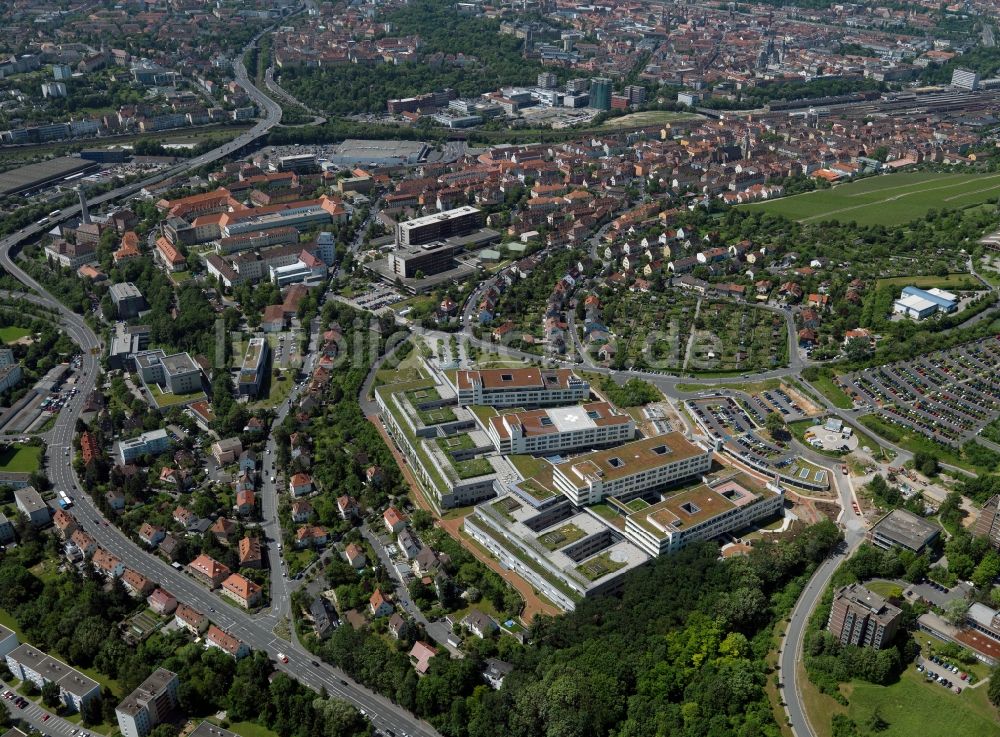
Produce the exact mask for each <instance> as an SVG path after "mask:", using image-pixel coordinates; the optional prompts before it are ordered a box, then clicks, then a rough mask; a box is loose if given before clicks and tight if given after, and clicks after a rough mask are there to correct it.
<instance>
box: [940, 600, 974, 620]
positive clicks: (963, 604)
mask: <svg viewBox="0 0 1000 737" xmlns="http://www.w3.org/2000/svg"><path fill="white" fill-rule="evenodd" d="M968 612H969V602H967V601H966V600H965V599H952V600H951V601H949V602H948V604H947V605H946V606H945V610H944V618H945V619H947V620H948V621H949V622H951V623H952V624H954V625H959V624H961V623H962V622H964V621H965V615H966V614H967V613H968Z"/></svg>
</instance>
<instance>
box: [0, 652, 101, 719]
mask: <svg viewBox="0 0 1000 737" xmlns="http://www.w3.org/2000/svg"><path fill="white" fill-rule="evenodd" d="M6 660H7V668H8V669H9V670H10V672H11V673H13V674H14V677H15V678H17V679H19V680H21V681H30V682H31V683H33V684H35V686H37V687H38V688H39V689H41V688H42V687H43V686H45V684H46V683H55V684H56V685H57V686H59V700H60V701H61V702H62V703H63V704H64V705H65V706H66V707H67V708H68V709H70V710H71V711H80V709H81V708H83V706H84V704H87V703H89V702H90V701H92V700H94V699H99V698H101V685H100V684H99V683H97V681H94V680H93V679H91V678H87V676H85V675H83V674H82V673H80V671H78V670H76V669H75V668H70V667H69V666H68V665H66V664H65V663H63V662H62V661H59V660H56V659H55V658H53V657H51V656H49V655H46V654H45V653H43V652H41V651H40V650H38V649H37V648H34V647H32V646H31V645H28V644H24V645H19V646H17V647H16V648H14V649H13V650H11V651H10V652H9V653H7V658H6Z"/></svg>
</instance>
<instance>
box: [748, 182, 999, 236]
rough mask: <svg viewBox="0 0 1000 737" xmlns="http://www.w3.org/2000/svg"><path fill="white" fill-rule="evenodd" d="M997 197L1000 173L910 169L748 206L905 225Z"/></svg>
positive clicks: (796, 215)
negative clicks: (933, 213) (930, 214)
mask: <svg viewBox="0 0 1000 737" xmlns="http://www.w3.org/2000/svg"><path fill="white" fill-rule="evenodd" d="M997 197H1000V174H938V173H928V172H907V173H904V174H887V175H884V176H878V177H871V178H869V179H863V180H861V181H859V182H848V183H846V184H841V185H837V186H835V187H833V188H831V189H820V190H816V191H814V192H806V193H804V194H799V195H793V196H792V197H783V198H780V199H776V200H772V201H770V202H756V203H752V204H749V205H745V206H744V207H746V208H748V209H753V210H762V211H764V212H769V213H773V214H776V215H784V216H785V217H787V218H790V219H792V220H798V221H799V222H801V223H811V222H819V221H822V220H840V221H841V222H850V221H852V220H853V221H855V222H857V223H858V224H859V225H902V224H903V223H908V222H910V221H912V220H915V219H917V218H920V217H923V216H924V215H925V214H926V213H927V211H928V210H931V209H940V208H949V209H960V208H964V207H969V206H971V205H981V204H983V203H986V202H993V201H995V200H996V199H997Z"/></svg>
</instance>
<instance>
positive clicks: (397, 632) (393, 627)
mask: <svg viewBox="0 0 1000 737" xmlns="http://www.w3.org/2000/svg"><path fill="white" fill-rule="evenodd" d="M388 630H389V634H390V635H392V636H393V638H394V639H396V640H400V639H402V638H403V636H404V635H405V634H406V620H405V619H403V618H402V617H401V616H400V614H399V612H393V614H392V616H391V617H389V625H388Z"/></svg>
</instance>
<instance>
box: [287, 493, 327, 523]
mask: <svg viewBox="0 0 1000 737" xmlns="http://www.w3.org/2000/svg"><path fill="white" fill-rule="evenodd" d="M338 502H339V500H338ZM312 515H313V506H312V504H310V503H309V502H307V501H306V500H304V499H303V500H300V501H297V502H293V503H292V522H294V523H296V524H302V523H303V522H308V521H309V520H310V519H311V518H312Z"/></svg>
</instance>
